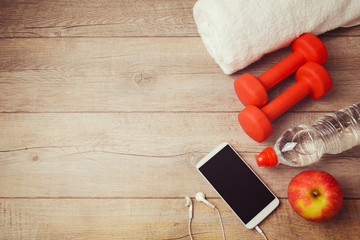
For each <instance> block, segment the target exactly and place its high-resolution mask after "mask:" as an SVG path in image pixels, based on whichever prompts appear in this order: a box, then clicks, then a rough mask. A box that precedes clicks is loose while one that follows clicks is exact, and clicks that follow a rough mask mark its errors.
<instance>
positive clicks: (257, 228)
mask: <svg viewBox="0 0 360 240" xmlns="http://www.w3.org/2000/svg"><path fill="white" fill-rule="evenodd" d="M255 229H256V231H258V232H259V233H260V234H261V236H263V237H264V239H265V240H268V239H267V237H266V236H265V234H264V233H263V231H262V230H261V229H260V228H259V226H256V227H255Z"/></svg>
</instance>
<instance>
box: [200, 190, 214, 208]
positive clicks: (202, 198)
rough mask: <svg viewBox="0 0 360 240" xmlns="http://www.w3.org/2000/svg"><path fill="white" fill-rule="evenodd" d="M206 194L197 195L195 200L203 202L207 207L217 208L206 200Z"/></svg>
mask: <svg viewBox="0 0 360 240" xmlns="http://www.w3.org/2000/svg"><path fill="white" fill-rule="evenodd" d="M205 197H206V196H205V193H203V192H198V193H197V194H196V195H195V199H196V200H197V201H198V202H203V203H205V204H206V205H208V206H210V207H211V208H215V206H214V205H213V204H211V203H209V201H207V200H206V199H205Z"/></svg>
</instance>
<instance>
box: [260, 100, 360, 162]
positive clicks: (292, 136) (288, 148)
mask: <svg viewBox="0 0 360 240" xmlns="http://www.w3.org/2000/svg"><path fill="white" fill-rule="evenodd" d="M359 144H360V103H356V104H354V105H352V106H349V107H347V108H344V109H341V110H339V111H337V112H335V113H331V114H327V115H325V116H323V117H321V118H319V119H318V120H316V121H315V123H314V125H312V126H309V125H299V126H297V127H294V128H290V129H288V130H286V131H285V132H284V133H283V134H282V135H281V137H280V138H279V139H278V140H277V142H276V144H275V146H274V149H272V148H270V147H269V148H266V149H264V150H263V151H262V152H261V153H260V154H259V155H256V161H257V164H258V165H259V166H265V167H273V166H276V165H278V164H279V163H282V164H285V165H288V166H292V167H302V166H306V165H310V164H312V163H314V162H317V161H318V160H319V159H320V158H321V156H322V155H323V154H325V153H330V154H337V153H341V152H343V151H345V150H348V149H350V148H352V147H354V146H356V145H359Z"/></svg>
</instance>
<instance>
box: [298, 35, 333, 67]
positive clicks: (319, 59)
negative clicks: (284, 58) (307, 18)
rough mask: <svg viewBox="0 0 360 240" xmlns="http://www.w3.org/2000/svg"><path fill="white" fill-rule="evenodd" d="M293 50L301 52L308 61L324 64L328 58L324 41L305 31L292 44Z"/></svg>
mask: <svg viewBox="0 0 360 240" xmlns="http://www.w3.org/2000/svg"><path fill="white" fill-rule="evenodd" d="M291 51H292V52H298V53H301V55H303V56H304V57H305V59H306V61H307V62H316V63H318V64H320V65H324V64H325V63H326V60H327V51H326V47H325V45H324V43H323V42H322V41H321V40H320V39H319V38H318V37H316V36H315V35H313V34H311V33H305V34H303V35H301V36H300V37H299V38H297V39H295V41H294V42H293V43H292V44H291Z"/></svg>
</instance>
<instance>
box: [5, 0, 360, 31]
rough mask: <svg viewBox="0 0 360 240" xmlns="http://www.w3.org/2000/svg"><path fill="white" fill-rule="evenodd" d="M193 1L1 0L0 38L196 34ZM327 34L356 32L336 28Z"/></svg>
mask: <svg viewBox="0 0 360 240" xmlns="http://www.w3.org/2000/svg"><path fill="white" fill-rule="evenodd" d="M195 2H196V0H182V1H178V0H166V1H163V0H152V1H141V0H132V1H130V0H123V1H113V0H100V1H95V0H92V1H85V0H81V1H79V0H77V1H76V3H75V4H70V3H69V2H68V1H66V0H60V1H57V0H50V1H49V0H36V1H22V0H16V1H7V0H2V1H0V37H26V38H33V37H35V38H39V37H57V38H58V37H149V36H170V37H173V36H198V32H197V28H196V25H195V23H194V19H193V14H192V8H193V6H194V4H195ZM324 35H326V36H335V37H339V36H359V35H360V28H359V27H353V28H350V29H349V28H344V29H342V28H339V29H336V30H334V31H332V32H328V33H325V34H324Z"/></svg>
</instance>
